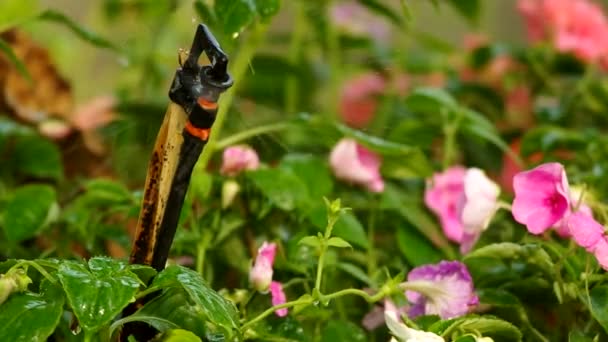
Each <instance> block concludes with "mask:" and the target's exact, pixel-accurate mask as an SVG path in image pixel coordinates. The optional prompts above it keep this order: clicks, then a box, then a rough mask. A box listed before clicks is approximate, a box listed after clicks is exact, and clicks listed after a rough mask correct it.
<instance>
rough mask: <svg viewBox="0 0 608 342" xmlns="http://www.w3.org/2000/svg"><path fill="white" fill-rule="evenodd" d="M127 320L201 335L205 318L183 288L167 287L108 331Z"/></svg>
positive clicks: (202, 334) (162, 330) (157, 328)
mask: <svg viewBox="0 0 608 342" xmlns="http://www.w3.org/2000/svg"><path fill="white" fill-rule="evenodd" d="M129 322H145V323H148V324H150V325H151V326H152V327H154V328H155V329H156V330H158V331H160V332H164V331H167V330H169V329H175V328H182V329H187V330H189V331H192V332H193V333H195V334H196V335H198V336H200V337H203V336H205V333H206V323H207V319H206V317H205V315H204V314H203V313H202V312H201V310H200V308H199V307H198V306H197V305H196V304H195V303H194V302H193V301H192V300H191V298H190V296H189V294H188V293H187V292H186V290H184V289H183V288H169V289H167V290H165V291H163V293H162V294H161V295H160V296H157V297H155V298H153V299H152V300H150V301H149V302H147V303H146V304H145V305H144V306H143V307H142V308H141V309H139V310H138V311H137V312H136V313H134V314H133V315H130V316H128V317H125V318H123V319H120V320H118V321H116V322H114V323H113V324H112V326H111V327H110V333H111V334H112V335H113V334H114V331H115V330H116V329H117V328H118V327H119V326H121V325H123V324H126V323H129Z"/></svg>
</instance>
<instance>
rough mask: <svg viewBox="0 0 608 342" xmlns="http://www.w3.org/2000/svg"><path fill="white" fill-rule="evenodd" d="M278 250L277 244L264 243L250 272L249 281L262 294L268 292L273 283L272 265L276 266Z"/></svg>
mask: <svg viewBox="0 0 608 342" xmlns="http://www.w3.org/2000/svg"><path fill="white" fill-rule="evenodd" d="M276 250H277V245H276V244H275V243H267V242H264V243H263V244H262V246H261V247H260V248H259V249H258V255H257V257H256V258H255V263H254V265H253V267H252V268H251V271H250V272H249V281H250V282H251V284H252V285H253V287H254V288H255V289H256V290H258V291H260V292H266V291H268V287H269V286H270V283H271V281H272V273H273V271H272V265H273V264H274V256H275V254H276Z"/></svg>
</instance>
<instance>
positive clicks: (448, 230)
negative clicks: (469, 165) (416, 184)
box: [424, 166, 466, 242]
mask: <svg viewBox="0 0 608 342" xmlns="http://www.w3.org/2000/svg"><path fill="white" fill-rule="evenodd" d="M465 173H466V169H465V168H463V167H461V166H453V167H451V168H449V169H447V170H445V171H444V172H443V173H436V174H434V175H433V180H432V182H430V183H429V184H427V188H426V191H425V192H424V203H425V204H426V206H427V207H429V208H430V209H431V210H432V211H433V212H434V213H435V214H436V215H437V216H439V221H440V222H441V228H443V232H444V234H445V235H446V236H447V238H448V239H450V240H452V241H455V242H460V241H462V233H463V228H462V221H461V220H460V214H461V210H462V207H463V201H464V175H465Z"/></svg>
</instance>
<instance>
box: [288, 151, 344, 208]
mask: <svg viewBox="0 0 608 342" xmlns="http://www.w3.org/2000/svg"><path fill="white" fill-rule="evenodd" d="M279 167H280V168H282V169H288V170H289V171H291V172H292V173H293V174H294V175H296V176H298V178H299V179H300V180H301V181H302V182H303V183H304V186H305V187H306V189H307V190H308V196H309V197H310V200H311V201H318V200H321V198H323V197H328V196H330V195H331V193H332V191H333V186H334V183H333V177H332V175H331V172H330V170H329V168H328V167H327V161H326V160H325V159H321V158H319V157H315V156H313V155H303V154H291V153H290V154H288V155H287V156H286V157H285V158H283V159H282V160H281V164H280V165H279Z"/></svg>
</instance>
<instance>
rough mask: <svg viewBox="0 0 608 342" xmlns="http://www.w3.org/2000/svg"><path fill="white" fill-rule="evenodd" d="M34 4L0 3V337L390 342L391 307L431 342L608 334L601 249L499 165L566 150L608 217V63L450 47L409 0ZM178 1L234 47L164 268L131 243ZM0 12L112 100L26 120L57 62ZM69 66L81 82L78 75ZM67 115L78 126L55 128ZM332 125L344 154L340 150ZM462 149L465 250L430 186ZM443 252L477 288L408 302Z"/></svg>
mask: <svg viewBox="0 0 608 342" xmlns="http://www.w3.org/2000/svg"><path fill="white" fill-rule="evenodd" d="M577 1H579V0H577ZM580 1H584V0H580ZM25 3H26V2H23V1H17V0H9V1H5V2H1V3H0V87H2V89H3V92H2V93H1V94H0V111H2V116H1V117H0V161H1V165H2V167H1V168H0V261H1V263H0V341H5V340H6V341H19V340H28V341H45V340H47V339H52V340H54V341H80V340H84V341H97V340H99V341H106V340H118V339H126V338H127V337H126V336H124V332H125V331H129V329H128V328H127V327H129V326H134V323H138V322H139V323H142V322H143V323H146V324H147V325H149V326H151V327H153V328H154V329H155V331H156V332H155V333H157V335H156V336H155V337H154V338H155V340H158V341H239V340H258V341H319V340H320V341H339V340H345V341H387V340H389V338H390V334H393V335H395V334H396V333H395V331H394V330H392V329H391V331H389V329H387V325H385V324H384V323H383V322H384V320H385V317H384V316H383V313H384V312H389V313H391V312H392V311H391V310H390V307H391V305H393V306H395V307H397V308H398V309H403V311H398V313H399V314H403V315H402V317H399V318H400V320H399V323H400V324H403V327H402V328H403V329H409V330H405V331H409V332H410V333H412V331H416V332H421V331H425V332H429V333H433V334H435V335H436V336H440V337H441V338H443V339H444V340H445V341H460V342H462V341H489V340H488V339H484V338H491V339H493V340H494V341H522V340H523V341H554V340H555V341H560V340H566V339H568V340H571V341H598V340H603V339H607V338H608V317H607V316H606V312H607V311H606V310H607V308H608V287H607V285H606V281H607V280H608V278H607V277H606V273H605V271H604V269H605V268H606V267H607V266H606V265H605V264H603V263H602V262H603V261H602V259H601V258H600V257H598V256H597V255H598V253H597V252H596V251H595V250H593V249H591V248H587V250H585V248H582V247H580V246H577V242H576V241H575V240H573V239H567V238H563V236H560V233H558V231H557V228H556V229H549V230H547V231H545V232H543V233H542V234H537V235H535V234H531V233H530V232H529V231H528V230H527V229H526V226H525V225H524V224H522V222H521V221H518V220H516V219H514V217H513V215H512V213H513V210H515V209H513V210H511V205H510V203H511V202H512V200H513V198H514V196H515V197H517V195H516V194H514V193H513V183H512V177H513V175H514V174H516V173H518V172H522V171H524V170H527V169H530V168H532V167H533V166H536V165H537V164H541V163H546V162H560V163H561V164H563V165H564V166H565V172H566V173H567V181H569V182H570V184H571V185H572V188H573V189H579V190H580V189H582V190H580V191H581V193H582V195H579V196H578V197H577V199H576V200H575V199H572V201H571V203H570V204H569V206H568V210H569V211H573V212H576V211H578V210H579V209H580V208H581V206H582V205H587V206H588V207H589V210H591V211H592V212H593V215H594V217H595V218H596V219H597V220H598V221H599V222H603V223H605V222H606V221H607V220H608V212H607V208H608V207H607V206H606V204H605V202H606V200H607V199H608V197H607V196H606V194H608V181H607V179H608V178H607V177H605V173H606V170H608V158H607V156H608V148H606V146H608V145H607V143H608V141H607V138H606V136H605V132H604V131H605V129H604V127H605V124H606V122H607V116H606V113H608V102H607V101H606V94H607V92H608V91H607V89H608V88H607V83H606V82H607V78H606V70H605V65H604V64H602V63H605V62H603V60H598V61H591V62H590V61H587V60H584V59H582V58H580V56H578V55H577V54H576V53H571V52H568V51H562V50H560V48H559V47H556V46H554V45H552V44H551V42H550V41H543V42H536V43H534V44H527V45H523V44H520V45H509V44H506V43H501V42H494V41H490V40H488V39H482V40H479V41H476V42H474V44H469V45H470V46H469V45H467V46H461V45H458V44H452V43H448V42H446V41H444V39H443V38H442V37H435V36H433V35H432V34H428V33H425V32H424V30H420V29H418V28H417V22H416V20H417V16H418V14H419V13H418V11H421V8H422V7H421V5H414V4H412V3H410V2H408V1H405V0H401V1H394V2H384V1H378V0H358V1H355V0H353V1H337V0H335V1H316V0H315V1H312V0H294V1H280V0H231V1H219V0H216V1H209V0H194V1H177V0H172V1H160V2H156V1H127V0H100V1H97V2H93V4H91V5H87V6H90V7H86V8H89V9H91V13H93V14H94V16H93V15H92V16H91V18H89V19H88V20H86V21H85V20H84V19H83V18H84V17H85V16H81V15H76V14H68V13H74V12H77V10H78V9H83V8H84V7H79V6H81V5H78V6H76V7H75V8H76V9H75V10H74V9H73V10H72V11H69V10H67V9H62V8H58V6H55V5H51V6H50V8H47V7H45V6H44V5H43V3H42V2H40V3H39V2H38V1H30V2H27V3H28V4H27V5H26V4H25ZM428 3H429V4H430V6H428V7H429V8H428V9H425V10H429V11H432V14H433V16H434V17H435V18H438V19H437V20H438V21H439V20H441V18H443V17H444V16H448V15H451V14H454V13H455V14H456V15H460V16H461V17H462V18H461V20H464V21H465V22H466V23H467V25H469V26H468V27H469V28H470V27H475V25H479V24H480V23H481V22H482V19H483V16H484V13H485V12H484V7H483V6H486V4H485V2H483V1H479V0H470V1H469V0H467V1H464V0H458V1H457V0H453V1H445V2H441V1H429V2H428ZM426 5H427V4H426V3H425V6H426ZM341 6H344V7H341ZM340 11H342V12H340ZM348 15H350V17H348ZM343 16H346V17H347V19H344V17H343ZM192 18H194V22H198V21H202V22H204V23H205V24H206V25H208V26H209V28H210V29H211V31H212V32H213V33H214V34H215V36H216V37H217V39H218V41H219V43H220V44H221V45H222V48H223V49H224V50H225V51H226V52H227V54H228V55H229V56H230V63H229V71H230V73H231V75H232V77H233V78H234V80H235V84H234V86H233V88H232V89H231V90H230V91H229V92H227V93H225V94H223V95H222V98H221V101H220V103H219V111H218V113H217V117H216V121H215V124H214V126H213V134H212V135H211V138H210V140H209V142H208V143H207V145H206V146H205V150H204V152H203V154H202V156H201V158H200V159H199V161H198V164H197V165H196V167H195V169H194V173H193V175H192V179H191V182H190V186H189V190H188V193H187V198H186V201H185V205H184V207H183V209H182V212H181V216H180V220H179V225H178V230H177V234H176V236H175V239H174V242H173V246H172V250H171V255H170V261H169V262H168V264H167V266H166V267H165V269H164V270H162V271H160V272H157V271H156V270H154V269H153V268H151V267H149V266H145V265H136V264H129V263H128V262H127V258H128V255H129V252H130V249H131V243H132V239H133V229H134V226H135V222H136V220H137V216H138V213H139V210H140V202H141V199H142V196H143V195H142V192H143V191H142V189H143V187H144V176H145V172H146V167H145V165H147V162H148V158H149V152H150V150H151V148H152V145H153V137H154V135H155V134H156V132H157V130H158V126H159V125H160V122H161V121H162V117H163V113H164V110H165V107H166V105H167V103H168V101H169V99H168V97H167V95H166V94H167V90H168V89H167V88H168V85H169V84H170V81H171V79H172V77H173V73H174V71H175V69H176V67H177V63H176V62H177V60H176V58H175V56H176V52H177V49H178V48H179V47H184V48H187V47H188V44H189V43H190V41H191V37H192V34H193V32H194V28H195V24H194V23H193V22H192ZM134 23H135V24H134ZM509 25H511V24H509ZM9 29H10V30H17V31H19V32H27V33H29V34H30V35H31V36H32V37H34V38H36V39H34V40H35V41H36V42H37V44H38V45H42V46H43V47H44V48H45V49H48V51H49V53H50V55H51V56H56V57H57V58H56V61H55V63H56V64H57V65H58V69H59V70H62V71H63V72H68V73H71V74H70V76H71V77H68V78H69V79H71V81H70V82H69V85H68V86H66V89H62V90H65V91H68V92H69V93H70V96H72V97H73V98H78V96H81V97H82V96H83V95H82V94H85V97H91V98H93V97H97V96H100V95H103V94H101V93H100V91H99V90H98V89H97V88H98V87H99V88H101V87H102V85H103V84H106V83H107V82H109V84H110V87H109V88H110V89H111V92H112V93H113V94H112V95H113V96H114V99H115V101H114V102H113V103H112V105H111V106H110V107H111V108H109V109H108V110H105V109H104V110H101V109H99V108H98V107H95V106H91V107H87V106H82V107H86V108H85V109H88V110H89V111H90V113H89V114H88V116H87V115H85V114H86V112H87V110H81V109H80V108H78V109H77V108H72V107H70V110H69V111H67V112H61V111H60V110H59V109H56V108H60V106H59V105H58V106H56V107H52V106H51V105H49V107H52V108H53V109H48V108H44V109H39V110H32V111H29V112H28V111H25V112H27V113H30V112H33V113H34V114H35V115H38V116H35V117H36V119H34V120H32V119H31V118H29V117H27V116H24V115H23V114H22V113H23V112H24V110H23V108H25V109H28V110H29V109H31V107H30V106H32V105H31V103H36V104H39V103H46V102H44V101H42V100H41V101H37V97H41V98H42V97H44V95H41V94H44V93H45V90H44V89H43V88H42V87H43V86H44V85H45V84H47V83H45V82H43V81H41V79H40V75H39V74H40V72H39V70H43V74H49V73H48V72H47V71H48V68H50V67H49V66H46V65H45V66H44V67H39V68H37V67H36V65H35V64H34V66H32V64H31V63H32V61H31V60H28V58H27V54H26V53H24V52H23V51H24V50H25V48H24V47H23V46H20V45H19V43H15V42H14V41H13V40H11V39H10V38H11V37H10V35H9V34H6V32H9V31H8V30H9ZM55 30H63V31H55ZM3 32H5V33H3ZM11 32H12V31H11ZM57 32H60V34H57ZM83 43H84V44H83ZM66 46H67V48H66ZM74 47H78V49H76V48H74ZM45 51H46V50H45ZM66 51H69V53H67V52H66ZM76 51H77V52H76ZM93 56H95V58H93ZM43 59H44V58H40V60H43ZM97 59H98V60H97ZM607 60H608V59H607ZM109 64H112V65H114V66H115V69H114V71H113V72H112V70H111V68H108V67H107V66H108V65H109ZM82 66H85V67H88V68H90V69H94V70H95V75H96V79H93V80H92V79H91V77H90V76H87V78H85V77H79V76H81V75H79V73H80V72H81V71H82V70H85V69H84V68H81V67H82ZM72 68H73V69H74V70H71V69H72ZM98 68H99V70H98ZM68 69H69V71H68ZM5 75H12V76H11V77H8V76H6V77H5ZM15 75H18V76H15ZM12 77H21V78H22V81H23V82H24V84H29V86H32V87H34V88H31V89H37V88H36V87H41V89H43V90H41V91H40V92H36V91H31V92H29V93H28V92H26V93H27V96H26V97H25V100H24V99H22V98H20V97H18V96H9V95H10V94H12V93H11V90H12V89H17V90H19V89H20V88H19V87H20V86H18V85H15V83H11V82H10V81H9V79H12ZM66 82H67V81H66ZM28 89H29V88H28ZM17 90H15V92H14V93H19V92H18V91H17ZM47 90H48V89H47ZM5 94H9V95H5ZM79 94H80V95H79ZM28 96H29V97H28ZM27 99H33V100H31V101H28V100H27ZM55 100H56V101H57V102H59V99H55ZM20 101H21V102H20ZM45 101H46V100H45ZM49 101H51V100H49ZM78 102H81V103H85V104H86V102H87V101H85V100H83V99H80V98H78ZM41 106H42V105H41ZM73 107H75V106H73ZM93 107H95V108H94V110H93V109H91V108H93ZM104 108H105V107H104ZM107 112H111V114H108V113H107ZM83 113H85V114H83ZM91 113H93V114H91ZM106 115H107V117H106ZM101 117H103V118H105V119H103V120H102V119H100V122H99V123H96V120H94V119H98V118H101ZM79 120H84V121H85V122H87V123H90V125H89V126H87V125H83V124H81V121H79ZM58 122H59V123H60V124H61V125H63V126H61V127H67V128H66V129H68V130H69V134H65V135H62V134H50V133H49V132H55V131H49V130H47V129H46V124H47V123H58ZM91 122H92V123H91ZM343 140H347V141H348V142H350V143H352V145H349V146H356V149H352V150H344V151H343V152H340V151H337V146H338V145H339V142H342V141H343ZM244 144H246V145H247V146H248V147H247V149H250V150H249V153H253V155H251V154H250V155H249V157H250V158H251V159H249V160H247V163H245V162H242V164H243V165H245V164H246V166H243V167H242V168H240V169H239V168H237V169H236V171H235V172H226V171H225V166H224V164H225V163H227V159H228V158H229V157H228V155H227V154H226V151H228V150H229V149H230V148H234V147H235V146H236V147H237V148H243V149H245V147H243V145H244ZM100 146H101V147H100ZM345 146H346V145H345ZM222 153H223V154H222ZM340 153H344V154H343V155H340ZM348 153H350V154H348ZM258 158H259V159H258ZM237 162H241V161H237ZM237 164H238V163H237ZM239 165H240V164H239ZM370 165H373V166H372V167H370ZM454 166H456V167H460V166H462V169H463V170H464V169H466V170H470V168H478V169H480V170H485V172H486V173H487V174H488V175H489V176H490V178H491V179H493V180H495V181H496V183H497V184H498V185H499V188H500V195H498V196H497V198H496V199H495V200H496V202H497V204H496V208H493V209H495V210H493V211H492V215H491V217H490V218H489V220H488V222H489V226H487V227H484V229H482V230H481V231H479V232H477V233H479V235H477V236H476V237H475V241H473V242H472V245H470V246H464V243H463V241H464V238H462V239H461V240H460V241H455V239H454V238H452V237H451V236H450V234H449V232H448V229H447V228H446V224H445V222H444V221H443V220H442V218H441V217H437V218H436V216H441V215H440V214H438V210H435V209H433V208H432V205H430V204H429V202H431V200H429V199H427V197H428V193H429V191H430V189H432V188H433V187H434V186H435V185H436V184H438V183H440V182H439V181H437V178H436V177H437V175H438V174H439V172H440V170H441V171H446V170H449V169H451V168H452V167H454ZM539 188H540V187H539ZM538 191H540V190H538ZM572 193H573V194H574V191H572ZM462 196H465V195H464V194H463V195H462ZM467 196H469V197H471V195H467ZM568 196H570V194H569V195H568ZM572 196H573V197H574V195H572ZM330 199H332V200H330ZM460 200H464V199H463V198H460ZM469 200H470V198H469ZM488 201H490V200H488ZM459 203H460V202H459ZM450 210H452V211H454V212H458V211H459V210H460V211H462V210H463V208H451V209H450ZM459 213H460V212H459ZM460 214H461V213H460ZM460 214H459V215H460ZM494 214H495V215H494ZM458 219H461V217H460V216H459V217H458ZM563 220H564V221H560V222H559V223H555V225H556V226H559V225H560V224H565V225H567V221H566V216H564V219H563ZM486 228H487V229H486ZM602 236H603V232H602ZM477 238H478V240H477ZM263 242H270V243H274V244H275V246H276V256H275V255H274V252H273V254H272V258H270V259H272V261H270V268H269V270H268V269H267V270H266V271H267V272H269V273H266V274H265V276H268V277H269V280H272V285H271V287H270V288H269V290H270V293H264V292H259V291H256V290H255V289H254V288H253V287H252V286H251V285H252V284H251V281H250V279H251V276H252V275H251V274H250V272H253V269H252V263H253V261H254V260H256V258H260V257H261V254H262V253H260V252H259V253H258V254H257V255H256V250H258V248H259V246H260V245H262V243H263ZM593 253H595V254H593ZM594 255H595V256H596V258H594V257H593V256H594ZM596 259H597V260H596ZM442 260H458V261H461V262H462V263H463V265H466V267H465V268H466V270H467V272H468V273H467V275H468V274H469V273H470V277H471V278H472V284H473V285H474V290H475V296H476V297H475V298H478V300H479V303H476V304H474V305H471V308H470V310H468V311H467V312H465V313H458V314H456V315H452V316H451V317H442V316H441V315H440V312H433V311H426V312H425V314H423V315H414V314H412V313H411V312H412V309H413V303H414V300H413V299H412V297H411V295H409V294H411V292H412V291H415V292H420V293H424V292H423V291H424V286H422V285H420V283H416V281H415V280H412V279H409V277H410V275H411V274H413V273H415V272H413V270H420V269H421V268H420V267H425V266H428V265H430V264H440V262H441V261H442ZM266 266H268V265H266ZM463 267H464V266H463ZM465 278H466V277H465ZM420 286H422V287H420ZM427 286H428V284H427ZM436 286H440V285H436ZM279 290H280V291H279ZM406 290H408V291H407V292H406ZM427 290H428V289H427ZM436 292H437V291H436ZM439 292H441V289H440V291H439ZM448 292H449V291H448ZM280 295H283V296H284V297H286V298H283V299H280V298H279V297H281V296H280ZM429 297H432V296H430V295H429ZM431 299H432V298H431ZM431 299H429V300H431ZM437 303H443V302H442V301H441V300H437ZM437 303H435V302H431V304H429V305H427V310H429V309H428V307H434V305H435V304H437ZM437 306H440V305H439V304H437ZM283 310H287V313H286V315H283V312H284V311H283ZM374 322H375V323H374ZM397 337H399V336H397Z"/></svg>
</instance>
